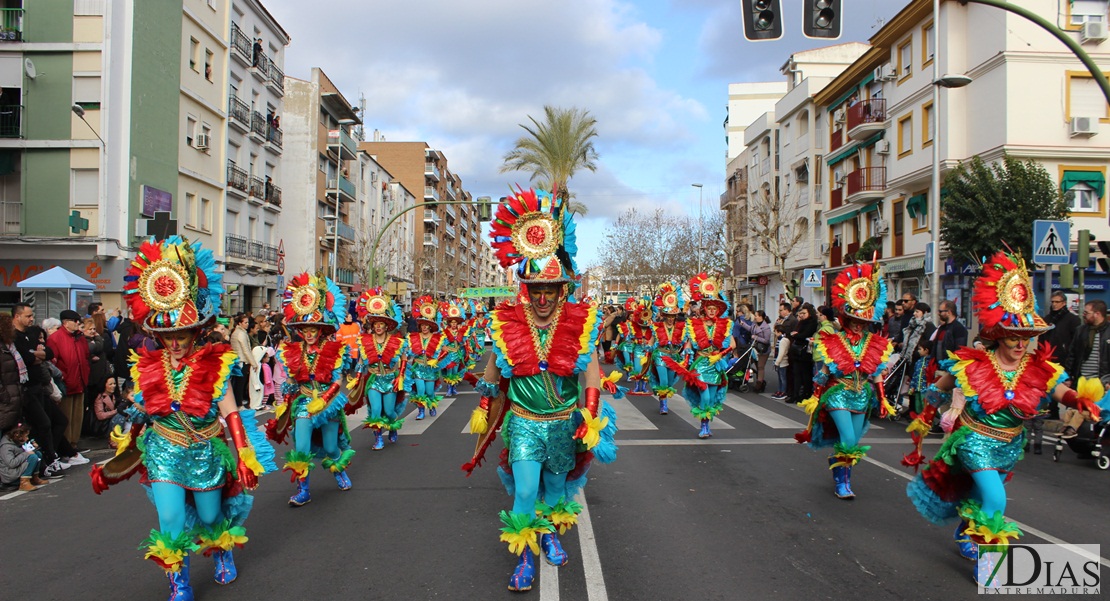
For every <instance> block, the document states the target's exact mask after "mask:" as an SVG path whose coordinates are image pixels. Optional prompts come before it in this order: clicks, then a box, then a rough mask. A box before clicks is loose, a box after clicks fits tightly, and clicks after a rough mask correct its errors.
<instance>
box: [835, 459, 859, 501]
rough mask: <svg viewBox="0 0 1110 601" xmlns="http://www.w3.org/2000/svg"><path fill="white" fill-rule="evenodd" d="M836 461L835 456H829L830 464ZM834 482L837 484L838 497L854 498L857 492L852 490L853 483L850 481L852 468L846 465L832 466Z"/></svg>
mask: <svg viewBox="0 0 1110 601" xmlns="http://www.w3.org/2000/svg"><path fill="white" fill-rule="evenodd" d="M834 463H836V458H835V457H829V465H832V464H834ZM832 474H833V482H834V483H835V484H836V488H835V492H836V496H837V498H840V499H852V498H855V496H856V494H855V493H853V492H852V487H851V484H850V483H849V482H848V478H849V474H851V468H848V467H844V466H842V465H841V466H837V467H834V468H832Z"/></svg>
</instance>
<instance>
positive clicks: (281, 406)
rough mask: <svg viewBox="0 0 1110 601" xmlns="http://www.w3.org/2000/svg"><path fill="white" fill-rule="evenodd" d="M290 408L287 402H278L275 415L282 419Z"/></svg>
mask: <svg viewBox="0 0 1110 601" xmlns="http://www.w3.org/2000/svg"><path fill="white" fill-rule="evenodd" d="M288 410H289V405H288V404H286V403H278V404H277V405H275V406H274V417H276V418H277V419H281V416H283V415H285V412H286V411H288Z"/></svg>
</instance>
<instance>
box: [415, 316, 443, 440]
mask: <svg viewBox="0 0 1110 601" xmlns="http://www.w3.org/2000/svg"><path fill="white" fill-rule="evenodd" d="M412 316H413V317H414V318H415V319H416V324H417V328H418V331H416V332H413V333H411V334H409V343H408V346H407V347H406V348H405V364H406V372H405V390H408V391H410V393H409V400H410V401H412V403H413V404H414V405H416V419H418V420H419V419H424V416H425V411H427V413H428V414H429V415H431V416H432V417H435V416H436V407H438V406H439V401H440V400H442V399H443V397H441V396H439V395H438V394H436V388H437V387H438V386H439V380H440V377H441V374H440V368H441V366H442V365H443V363H444V361H445V360H446V358H447V348H446V345H445V344H444V340H445V339H444V337H443V334H442V333H440V332H439V325H440V321H441V319H442V316H441V314H440V312H439V311H438V308H437V306H436V302H435V300H434V299H433V298H432V297H430V296H421V297H420V298H418V299H416V300H414V301H412Z"/></svg>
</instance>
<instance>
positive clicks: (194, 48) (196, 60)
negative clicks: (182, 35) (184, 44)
mask: <svg viewBox="0 0 1110 601" xmlns="http://www.w3.org/2000/svg"><path fill="white" fill-rule="evenodd" d="M189 68H190V69H192V70H193V71H196V72H197V73H200V42H198V41H197V40H196V38H189Z"/></svg>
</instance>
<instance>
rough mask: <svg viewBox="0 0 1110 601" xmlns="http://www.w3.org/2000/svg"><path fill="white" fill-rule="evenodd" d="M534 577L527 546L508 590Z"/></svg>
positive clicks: (521, 587)
mask: <svg viewBox="0 0 1110 601" xmlns="http://www.w3.org/2000/svg"><path fill="white" fill-rule="evenodd" d="M535 579H536V562H535V561H534V560H533V559H532V552H531V551H529V550H528V549H527V548H526V549H524V552H523V553H521V554H520V563H518V564H516V569H515V570H513V575H512V576H509V590H510V591H521V592H523V591H530V590H532V581H533V580H535ZM190 599H192V597H190Z"/></svg>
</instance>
